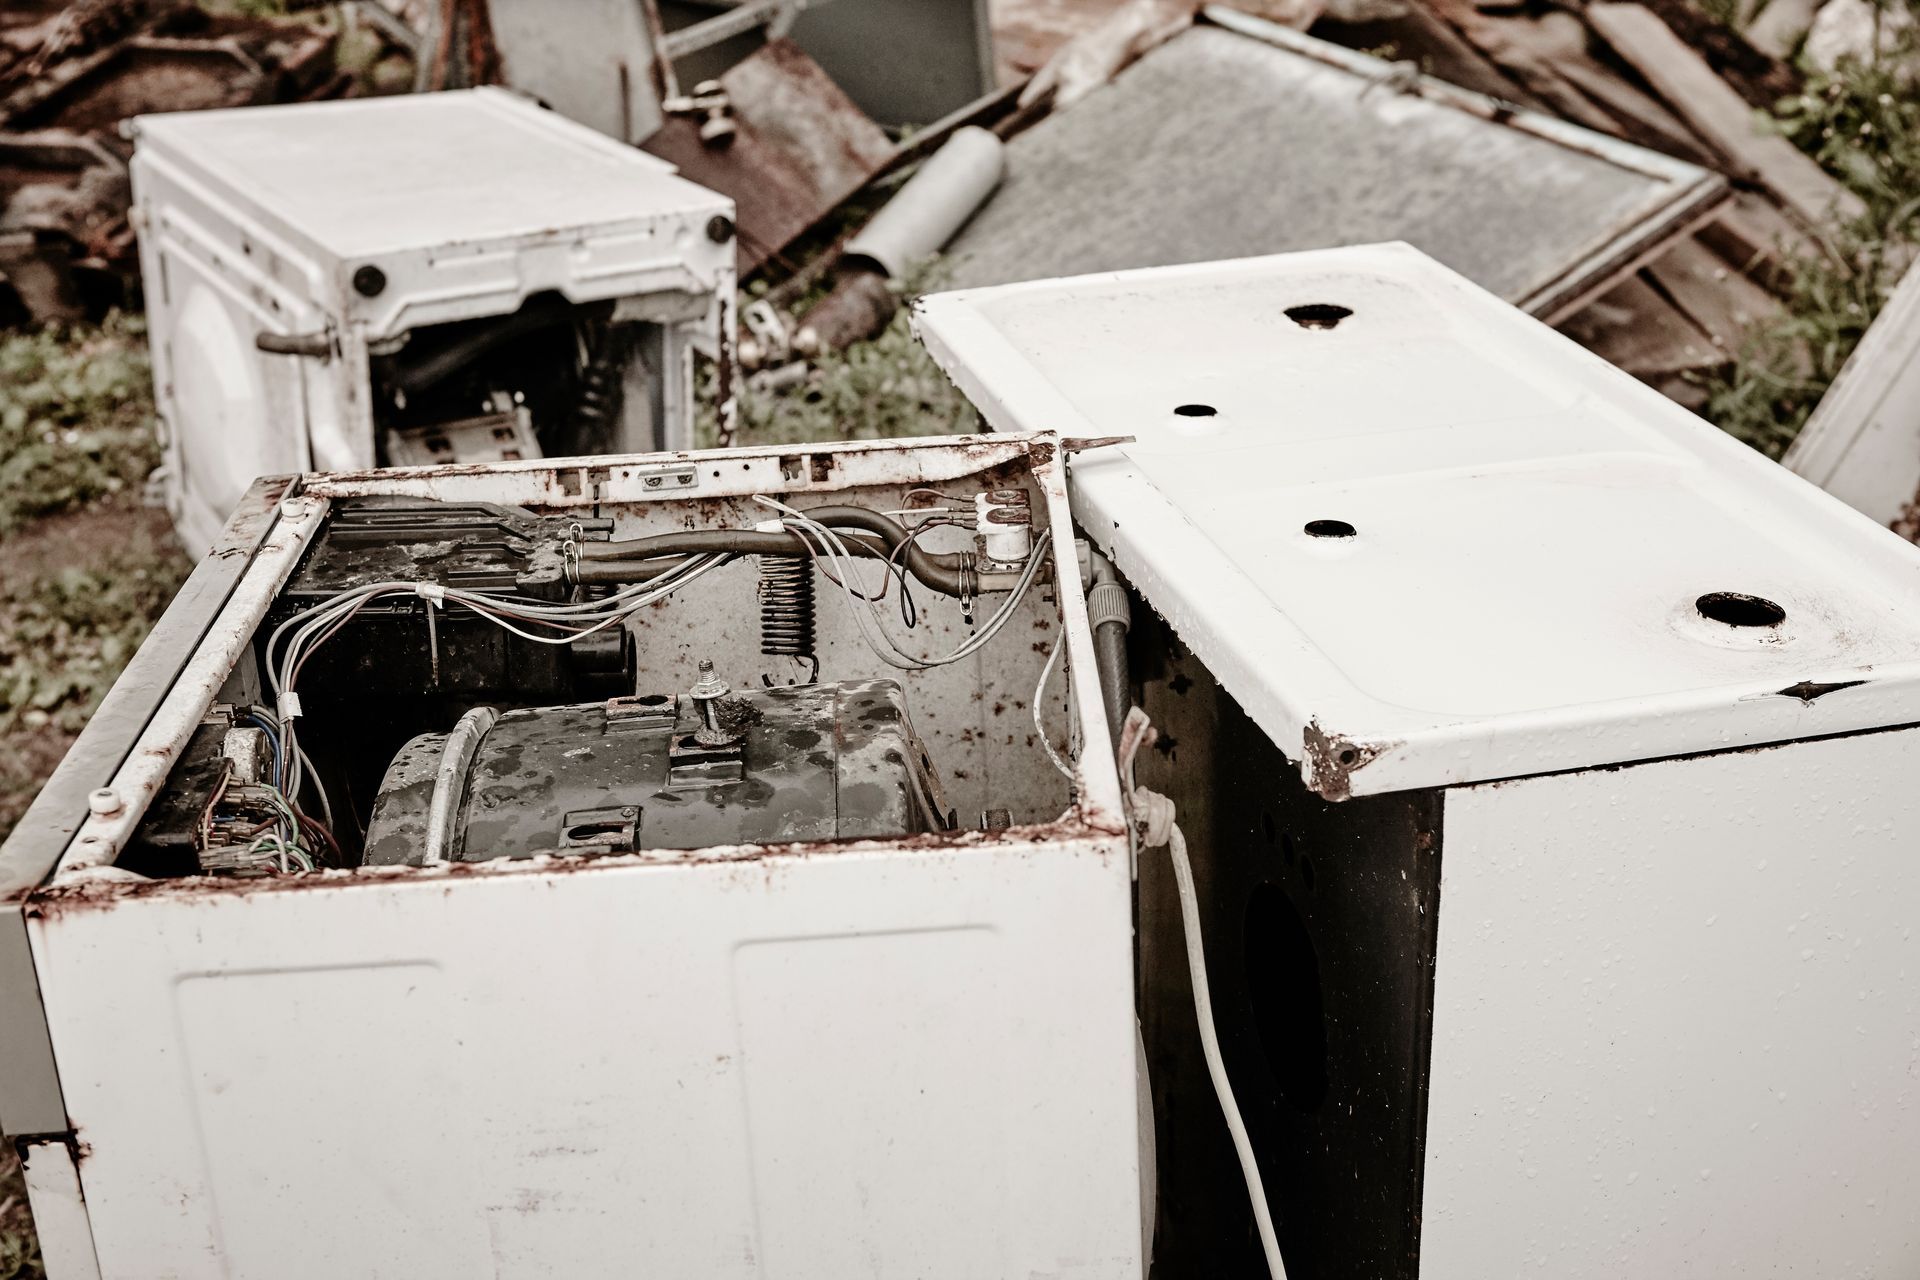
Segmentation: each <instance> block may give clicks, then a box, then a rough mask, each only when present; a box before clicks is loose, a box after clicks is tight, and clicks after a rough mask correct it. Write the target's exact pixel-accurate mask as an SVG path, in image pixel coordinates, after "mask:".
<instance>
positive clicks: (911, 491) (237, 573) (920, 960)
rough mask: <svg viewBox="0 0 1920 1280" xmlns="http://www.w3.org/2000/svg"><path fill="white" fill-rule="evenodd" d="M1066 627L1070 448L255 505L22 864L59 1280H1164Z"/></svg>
mask: <svg viewBox="0 0 1920 1280" xmlns="http://www.w3.org/2000/svg"><path fill="white" fill-rule="evenodd" d="M983 495H984V496H983ZM1080 582H1081V578H1080V571H1079V566H1078V564H1077V561H1076V553H1075V547H1074V544H1073V541H1072V539H1071V536H1070V520H1069V517H1068V514H1067V500H1066V491H1065V488H1064V485H1063V467H1062V458H1061V453H1060V445H1059V442H1058V441H1057V440H1055V439H1054V438H1052V437H1049V436H1042V435H1033V436H1025V437H1016V436H985V437H977V438H963V439H957V440H956V439H949V440H934V441H926V442H911V443H908V442H866V443H841V444H823V445H815V446H796V447H785V448H760V449H742V450H734V451H725V452H711V453H688V454H678V455H665V456H661V455H654V456H628V457H611V458H593V459H583V460H574V461H570V462H564V463H561V462H549V461H524V462H518V463H498V464H493V465H486V466H475V467H455V468H430V469H417V470H411V471H397V472H385V473H375V474H349V475H339V476H329V475H324V474H317V475H310V476H304V477H295V478H292V479H281V480H276V481H264V482H262V483H261V484H260V485H259V486H257V487H256V488H254V489H253V490H252V491H251V493H250V494H249V495H248V496H247V497H246V498H245V500H244V501H243V502H242V504H241V505H240V507H239V509H238V511H237V512H236V513H235V515H234V517H233V519H232V520H231V521H230V522H229V523H228V525H227V526H226V529H225V531H224V532H223V534H222V536H221V542H220V543H219V545H218V546H217V547H216V549H215V550H214V552H213V553H212V554H211V555H210V556H209V557H208V558H207V559H206V560H204V561H202V562H201V564H200V566H199V568H198V569H197V570H196V571H195V573H194V574H193V576H192V578H191V579H189V581H188V583H187V585H186V587H185V588H184V589H183V590H182V592H181V594H180V596H179V598H178V599H177V600H176V601H175V602H174V604H173V606H172V607H171V608H170V610H169V611H168V613H167V614H166V616H165V617H164V618H163V619H162V620H161V621H160V622H159V624H158V625H157V626H156V627H155V629H154V631H153V633H152V635H151V636H150V637H149V639H148V640H147V642H146V643H145V644H144V645H143V646H142V647H141V649H140V651H139V652H138V654H137V655H136V656H135V658H134V660H133V663H132V665H131V666H130V667H129V668H128V670H127V672H126V674H125V675H124V676H123V677H122V678H121V679H120V681H119V682H118V683H117V684H116V685H115V686H114V688H113V690H112V692H111V693H110V694H109V695H108V697H107V699H106V701H105V702H104V703H103V704H102V706H101V708H100V711H99V713H98V714H97V715H95V716H94V718H93V720H92V723H91V724H90V725H89V726H88V727H87V730H86V732H85V733H84V734H83V735H82V737H81V739H80V741H79V742H78V743H77V744H76V745H75V747H74V749H73V751H72V753H71V754H70V755H69V756H68V758H67V760H66V762H65V763H64V764H62V766H61V767H60V769H59V771H58V772H57V773H56V774H55V775H54V777H53V779H52V781H51V782H50V783H49V784H48V786H47V788H46V790H45V791H44V792H43V793H42V795H41V796H40V798H39V799H38V800H37V801H36V802H35V805H34V807H33V809H32V810H31V811H30V812H29V813H28V814H27V815H26V817H25V818H24V819H23V820H22V822H21V823H20V825H19V827H18V828H17V829H16V830H15V832H14V833H13V835H12V836H11V837H10V838H9V839H8V841H7V842H6V844H5V845H4V846H3V847H0V877H3V880H0V884H3V885H4V893H0V905H3V906H4V910H0V966H4V968H3V969H0V1002H4V1004H3V1005H0V1016H4V1017H5V1018H6V1020H7V1021H6V1027H7V1036H6V1039H5V1041H4V1042H3V1045H0V1121H3V1122H4V1124H5V1128H6V1132H7V1133H8V1135H10V1136H11V1137H12V1138H13V1139H14V1140H15V1141H16V1142H17V1144H18V1145H19V1147H20V1149H21V1150H22V1152H23V1153H24V1155H25V1160H26V1176H27V1181H28V1186H29V1190H30V1192H31V1195H32V1200H33V1208H34V1213H35V1217H36V1219H37V1220H38V1222H39V1224H40V1230H41V1233H42V1241H43V1246H44V1248H45V1250H46V1254H47V1258H48V1262H49V1271H50V1274H51V1275H52V1276H53V1277H55V1280H74V1278H76V1277H95V1276H99V1277H107V1278H108V1280H143V1278H146V1277H153V1276H162V1275H164V1276H173V1277H184V1278H197V1277H216V1276H217V1277H271V1278H273V1280H286V1278H288V1277H325V1278H326V1280H335V1278H337V1277H342V1276H356V1277H358V1276H391V1277H406V1278H408V1280H418V1278H419V1277H433V1276H445V1277H458V1278H461V1280H465V1278H467V1277H472V1276H476V1275H498V1276H506V1277H513V1276H527V1277H532V1276H569V1277H588V1276H608V1277H614V1276H618V1277H627V1276H634V1275H654V1276H701V1277H727V1276H733V1277H743V1278H744V1277H755V1276H769V1275H778V1276H794V1277H821V1278H822V1280H825V1278H828V1277H831V1278H834V1280H842V1278H844V1277H850V1276H874V1277H881V1276H885V1277H895V1276H929V1277H948V1278H950V1280H979V1278H980V1277H984V1276H1031V1275H1047V1276H1060V1277H1081V1278H1085V1280H1094V1278H1096V1277H1097V1278H1100V1280H1123V1278H1129V1277H1138V1276H1139V1275H1140V1274H1141V1273H1142V1267H1143V1239H1142V1228H1143V1210H1142V1201H1143V1192H1142V1186H1141V1181H1140V1176H1141V1165H1142V1160H1141V1155H1140V1151H1141V1141H1142V1132H1141V1127H1140V1109H1141V1094H1140V1088H1141V1086H1140V1082H1139V1076H1138V1068H1137V1058H1136V1048H1135V1045H1136V1023H1135V1017H1134V993H1133V965H1132V908H1131V885H1132V878H1131V866H1130V859H1129V855H1128V841H1127V837H1126V834H1125V827H1124V822H1123V818H1122V815H1121V798H1120V792H1119V783H1118V779H1117V776H1116V770H1115V766H1114V761H1113V757H1112V754H1111V753H1110V752H1109V751H1108V750H1106V749H1105V747H1106V743H1107V741H1108V729H1107V727H1106V722H1105V718H1104V713H1103V710H1102V704H1101V699H1100V695H1099V686H1098V683H1097V681H1096V680H1095V679H1094V678H1093V675H1092V673H1093V672H1094V670H1095V663H1094V659H1093V654H1092V639H1091V635H1090V631H1089V627H1088V622H1087V612H1086V605H1085V602H1084V600H1083V597H1082V590H1081V586H1080ZM816 593H820V594H819V595H818V596H817V594H816ZM1083 741H1084V742H1085V743H1091V744H1096V745H1094V746H1093V747H1092V748H1091V749H1085V750H1083V749H1082V747H1081V743H1082V742H1083Z"/></svg>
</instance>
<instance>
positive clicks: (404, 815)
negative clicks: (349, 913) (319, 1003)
mask: <svg viewBox="0 0 1920 1280" xmlns="http://www.w3.org/2000/svg"><path fill="white" fill-rule="evenodd" d="M714 710H715V719H716V720H717V722H718V726H719V729H720V732H719V733H718V734H714V733H711V732H708V733H703V732H702V730H703V729H704V728H705V723H704V721H703V719H702V716H701V712H700V708H699V706H698V699H696V698H694V697H691V696H688V695H685V694H644V695H640V696H636V697H622V698H612V699H608V700H607V701H605V702H590V703H580V704H577V705H573V706H558V707H534V708H527V709H521V710H516V711H508V712H505V713H503V714H501V715H500V716H498V717H497V718H496V719H494V720H493V721H492V723H491V726H490V727H487V728H485V729H484V732H483V733H482V735H481V736H480V737H479V740H478V742H477V744H475V743H472V742H471V741H469V742H468V743H467V744H466V745H465V746H463V745H462V743H461V741H460V739H461V738H462V736H463V735H461V734H458V733H456V734H451V735H450V734H445V733H430V734H422V735H421V736H419V737H417V738H415V739H413V740H412V741H411V742H409V743H408V744H407V745H406V746H405V747H403V748H402V749H401V750H400V752H399V754H398V755H396V756H395V757H394V760H393V763H392V764H391V765H390V766H389V767H388V769H387V774H386V777H385V779H384V780H383V781H382V782H381V785H380V791H379V794H378V797H377V798H376V800H375V802H374V807H373V814H372V818H371V821H370V822H369V824H368V828H367V842H366V862H367V865H369V866H376V865H390V866H391V865H406V864H414V865H417V864H419V863H420V862H422V861H459V862H484V861H487V860H490V859H493V858H524V857H529V856H532V855H534V854H536V853H547V852H554V851H557V850H588V849H591V850H600V851H609V852H638V851H640V850H644V849H701V848H709V847H713V846H724V845H734V844H771V843H786V842H790V841H804V840H836V839H837V840H851V839H863V838H890V837H899V836H907V835H915V834H919V833H923V832H928V831H938V830H943V829H945V828H946V827H947V826H948V825H949V824H948V822H947V819H946V818H945V816H944V815H945V813H946V808H945V804H944V801H943V800H942V797H941V792H940V787H939V783H938V781H937V780H936V778H935V776H934V773H933V767H932V763H931V761H930V760H929V759H928V757H927V753H926V749H925V748H924V747H923V746H922V745H921V743H920V739H919V737H918V736H917V735H916V734H915V733H914V730H913V726H912V724H911V722H910V721H909V719H908V716H907V704H906V696H905V694H904V692H903V691H902V690H901V688H900V686H899V685H898V684H897V683H895V682H894V681H892V680H866V681H854V682H845V683H838V684H814V685H798V686H792V687H787V688H774V689H755V690H748V691H743V692H741V693H738V694H733V695H730V696H726V697H722V698H719V699H717V700H716V703H715V708H714ZM711 739H719V740H717V741H715V740H711ZM450 753H451V758H452V759H454V760H455V762H456V769H457V777H458V781H457V782H455V783H453V784H452V785H453V786H454V787H455V788H456V790H457V793H458V794H457V795H456V796H453V797H449V798H447V799H444V800H443V801H442V804H443V805H450V806H451V808H450V809H449V814H450V818H451V821H450V822H449V823H448V825H447V832H446V835H445V837H444V845H445V847H444V848H439V849H434V848H431V846H432V845H433V844H434V843H435V841H433V840H430V839H429V827H430V825H431V815H432V812H433V808H434V797H435V792H436V790H437V789H441V788H443V787H445V786H447V785H448V784H447V783H446V782H443V781H442V775H443V772H448V771H445V770H443V768H442V765H443V762H445V761H447V760H448V759H449V758H450ZM462 755H464V756H465V757H466V759H465V763H464V766H460V765H459V758H460V757H461V756H462Z"/></svg>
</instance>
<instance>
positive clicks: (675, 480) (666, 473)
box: [638, 466, 700, 490]
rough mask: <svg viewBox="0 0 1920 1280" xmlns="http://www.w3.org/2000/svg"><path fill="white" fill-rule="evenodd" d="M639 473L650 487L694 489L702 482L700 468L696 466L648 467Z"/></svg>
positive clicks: (644, 482)
mask: <svg viewBox="0 0 1920 1280" xmlns="http://www.w3.org/2000/svg"><path fill="white" fill-rule="evenodd" d="M638 474H639V477H640V483H641V485H642V486H644V487H645V488H648V489H660V490H665V489H692V488H695V487H696V486H698V485H699V483H700V469H699V468H698V467H694V466H676V467H648V468H646V469H644V470H642V471H640V472H639V473H638Z"/></svg>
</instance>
